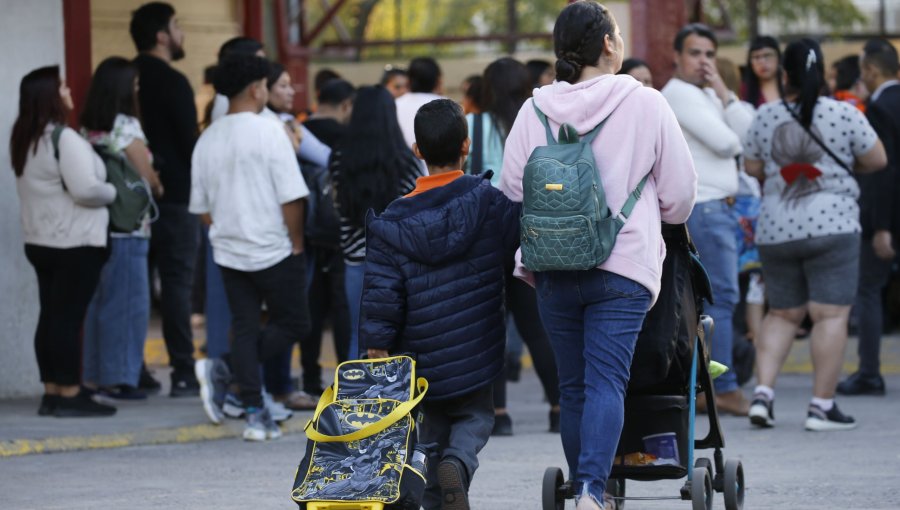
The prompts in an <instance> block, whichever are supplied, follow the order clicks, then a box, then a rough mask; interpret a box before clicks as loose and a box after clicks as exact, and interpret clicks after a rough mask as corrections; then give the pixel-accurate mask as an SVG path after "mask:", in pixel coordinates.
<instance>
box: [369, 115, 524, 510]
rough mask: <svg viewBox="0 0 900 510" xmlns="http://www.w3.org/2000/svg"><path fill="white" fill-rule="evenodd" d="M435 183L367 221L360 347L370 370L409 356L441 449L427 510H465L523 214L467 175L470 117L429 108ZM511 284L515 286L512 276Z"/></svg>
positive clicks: (419, 131)
mask: <svg viewBox="0 0 900 510" xmlns="http://www.w3.org/2000/svg"><path fill="white" fill-rule="evenodd" d="M415 134H416V144H415V145H414V146H413V150H414V151H415V153H416V156H417V157H419V158H421V159H424V160H425V163H426V164H427V165H428V170H429V176H427V177H420V178H419V179H418V180H417V183H416V184H417V185H416V189H415V190H413V192H412V193H410V194H409V195H407V196H405V197H403V198H400V199H397V200H395V201H394V202H393V203H391V204H390V205H389V206H388V207H387V209H385V211H384V212H383V213H382V214H381V215H379V216H376V215H375V214H373V213H372V212H370V213H369V216H368V218H367V221H366V224H367V225H366V228H367V231H366V235H367V237H366V275H365V279H364V283H363V295H362V311H361V314H360V315H361V319H360V334H359V335H360V336H359V338H360V346H361V347H362V348H365V349H367V353H368V355H369V357H370V358H380V357H384V356H387V355H388V354H389V353H401V352H402V353H413V354H414V355H415V357H416V359H417V362H416V369H417V373H418V374H419V375H422V376H423V377H425V378H426V379H428V382H429V390H428V395H427V396H426V398H425V400H424V402H423V404H422V414H423V421H422V423H421V425H420V427H419V442H420V443H437V444H438V445H439V452H438V453H439V456H440V463H439V464H438V466H437V470H434V469H432V470H430V471H429V473H428V482H427V489H426V494H425V498H424V503H423V506H424V508H426V509H437V508H444V509H467V508H469V505H468V496H467V492H468V487H469V483H470V482H471V480H472V475H473V474H474V473H475V470H476V469H477V467H478V459H477V457H476V456H477V454H478V452H479V451H480V450H481V449H482V448H483V447H484V445H485V444H486V443H487V440H488V437H490V435H491V429H492V427H493V423H494V409H493V401H492V383H493V381H494V379H495V378H496V377H497V376H498V374H499V373H500V371H501V368H502V366H503V351H504V345H505V341H506V332H505V327H504V310H503V279H504V270H503V261H504V259H505V258H506V257H507V256H508V255H509V254H510V253H511V252H514V251H515V249H516V248H517V247H518V244H519V242H518V239H519V214H520V212H521V209H520V205H519V204H516V203H513V202H511V201H510V200H509V199H507V198H506V197H505V196H504V195H503V193H501V192H500V191H498V190H497V189H495V188H494V187H493V186H491V183H490V180H489V179H486V178H484V177H483V176H471V175H463V172H462V171H461V170H460V169H461V168H462V167H463V163H464V162H465V159H466V155H467V154H468V153H469V139H468V129H467V126H466V119H465V117H464V116H463V112H462V109H461V108H460V107H459V105H457V104H456V103H454V102H453V101H449V100H446V99H439V100H435V101H432V102H430V103H428V104H426V105H425V106H423V107H422V108H421V109H419V112H418V114H417V115H416V119H415ZM506 276H507V277H510V278H511V277H512V275H506Z"/></svg>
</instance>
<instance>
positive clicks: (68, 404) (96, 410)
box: [53, 389, 116, 418]
mask: <svg viewBox="0 0 900 510" xmlns="http://www.w3.org/2000/svg"><path fill="white" fill-rule="evenodd" d="M114 414H116V408H115V407H113V406H108V405H106V404H101V403H99V402H95V401H94V399H92V398H91V396H90V393H89V392H87V391H84V390H83V389H82V390H81V391H79V392H78V394H77V395H75V396H74V397H59V398H58V399H57V401H56V409H54V410H53V416H56V417H57V418H78V417H100V416H112V415H114Z"/></svg>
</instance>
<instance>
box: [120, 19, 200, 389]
mask: <svg viewBox="0 0 900 510" xmlns="http://www.w3.org/2000/svg"><path fill="white" fill-rule="evenodd" d="M130 32H131V38H132V39H133V40H134V44H135V46H136V47H137V50H138V52H139V55H138V56H137V58H136V59H135V64H136V65H137V67H138V72H139V74H140V78H139V87H140V90H139V93H138V97H139V101H140V109H141V116H142V123H143V127H144V133H145V134H146V135H147V139H148V140H149V142H150V143H149V146H150V149H151V150H152V151H153V156H154V166H155V167H156V169H157V170H158V171H159V174H160V180H161V181H162V184H163V188H164V190H165V191H164V194H163V195H162V197H161V198H160V199H159V219H157V220H156V222H155V223H153V227H152V228H153V230H152V237H151V240H150V246H151V252H152V253H153V257H154V259H155V260H156V263H157V266H158V268H159V276H160V281H161V291H162V295H161V297H160V301H161V305H160V306H161V312H162V329H163V337H164V338H165V341H166V349H167V350H168V353H169V360H170V361H169V363H170V365H171V366H172V391H171V396H173V397H181V396H192V395H197V394H198V393H199V387H198V385H197V381H196V379H195V378H194V373H193V367H194V344H193V340H192V333H191V321H190V314H191V288H192V286H193V277H194V263H195V260H196V258H197V243H198V240H199V222H198V220H197V217H196V216H194V215H192V214H190V213H189V212H188V200H189V198H190V192H191V153H192V152H193V150H194V143H195V142H196V141H197V110H196V106H195V104H194V92H193V90H192V89H191V85H190V83H189V82H188V80H187V78H186V77H185V76H184V75H183V74H181V73H180V72H178V71H176V70H175V69H173V68H172V66H171V65H170V63H171V62H173V61H176V60H180V59H181V58H183V57H184V47H183V43H184V33H183V32H182V31H181V29H180V28H179V27H178V23H177V20H176V19H175V9H173V8H172V6H171V5H169V4H167V3H163V2H151V3H147V4H144V5H142V6H141V7H140V8H138V9H137V10H136V11H134V13H133V15H132V18H131V26H130Z"/></svg>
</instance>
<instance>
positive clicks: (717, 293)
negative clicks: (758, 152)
mask: <svg viewBox="0 0 900 510" xmlns="http://www.w3.org/2000/svg"><path fill="white" fill-rule="evenodd" d="M687 225H688V230H689V231H690V234H691V238H692V239H693V240H694V245H695V246H696V247H697V251H698V252H699V253H700V260H701V261H702V262H703V267H705V268H706V272H707V273H709V279H710V282H711V283H712V293H713V300H714V301H715V304H708V303H707V304H706V305H705V306H704V313H706V314H707V315H709V316H710V317H712V318H713V321H715V324H716V328H715V331H714V332H713V336H712V342H710V345H711V351H710V356H711V357H712V359H714V360H716V361H718V362H719V363H721V364H723V365H725V366H727V367H731V366H732V352H731V350H732V344H733V341H734V328H733V326H732V320H733V319H734V308H735V306H737V303H738V300H739V296H740V291H739V290H738V252H737V240H736V239H735V236H734V232H735V230H736V229H737V228H738V218H737V214H736V213H735V211H734V209H733V208H732V207H731V206H729V205H728V204H726V203H725V202H724V201H722V200H710V201H708V202H701V203H699V204H697V205H696V206H694V212H692V213H691V217H690V218H689V219H688V223H687ZM714 386H715V390H716V393H727V392H729V391H734V390H736V389H738V382H737V373H736V372H735V371H734V370H729V371H727V372H725V373H724V374H722V375H721V376H719V377H717V378H716V379H715V381H714Z"/></svg>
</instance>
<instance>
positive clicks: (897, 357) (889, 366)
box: [144, 338, 900, 375]
mask: <svg viewBox="0 0 900 510" xmlns="http://www.w3.org/2000/svg"><path fill="white" fill-rule="evenodd" d="M194 344H195V345H196V346H197V347H198V348H199V347H200V345H202V344H203V340H202V339H200V340H194ZM886 346H887V345H886V344H884V345H883V347H882V352H881V373H882V374H883V375H900V352H898V350H897V349H885V348H884V347H886ZM323 347H324V345H323ZM298 351H299V348H298V347H294V356H293V357H292V358H291V359H292V365H293V368H294V369H295V370H299V369H300V365H299V361H298V360H299V358H298V356H297V353H298ZM327 352H330V351H328V350H326V349H323V353H322V360H321V363H322V367H323V368H335V367H336V366H337V362H336V360H335V359H334V358H333V356H332V355H328V354H327ZM855 352H856V347H855V344H853V345H851V346H848V348H847V356H846V359H847V360H848V361H846V362H844V369H843V370H844V373H848V374H849V373H852V372H854V371H856V368H857V362H856V354H855ZM144 359H145V360H146V361H147V364H149V365H168V363H169V357H168V355H167V354H166V345H165V343H164V342H163V340H162V339H161V338H148V339H147V343H146V345H145V347H144ZM532 366H533V363H532V359H531V356H529V355H528V354H526V355H525V356H523V357H522V367H523V368H531V367H532ZM781 372H782V373H784V374H811V373H812V360H811V359H810V356H809V340H805V341H801V342H794V345H793V347H792V348H791V353H790V354H789V355H788V358H787V361H785V364H784V368H783V369H782V371H781Z"/></svg>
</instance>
